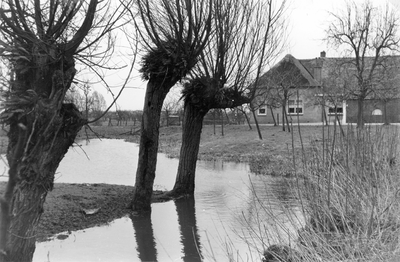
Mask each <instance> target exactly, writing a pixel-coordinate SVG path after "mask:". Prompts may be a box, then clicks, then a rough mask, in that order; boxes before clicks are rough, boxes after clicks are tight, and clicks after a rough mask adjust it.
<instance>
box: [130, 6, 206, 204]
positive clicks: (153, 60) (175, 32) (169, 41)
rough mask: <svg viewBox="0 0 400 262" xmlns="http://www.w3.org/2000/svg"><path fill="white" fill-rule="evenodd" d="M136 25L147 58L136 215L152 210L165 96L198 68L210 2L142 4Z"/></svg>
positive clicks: (144, 65)
mask: <svg viewBox="0 0 400 262" xmlns="http://www.w3.org/2000/svg"><path fill="white" fill-rule="evenodd" d="M136 3H137V12H138V16H137V17H136V15H135V14H134V13H133V12H132V13H131V15H132V20H133V21H134V22H135V26H136V27H137V28H138V31H140V32H141V40H142V44H143V48H144V50H145V52H146V53H145V54H144V56H143V59H142V67H141V69H140V72H141V73H142V77H143V78H144V79H145V80H148V83H147V89H146V96H145V102H144V107H143V117H142V122H141V136H140V145H139V160H138V167H137V172H136V181H135V189H134V196H133V199H132V203H131V206H132V209H133V210H150V203H151V196H152V192H153V183H154V178H155V170H156V163H157V152H158V140H159V138H158V136H159V125H160V114H161V109H162V105H163V102H164V99H165V96H166V95H167V94H168V92H169V90H170V89H171V88H172V86H174V85H175V84H176V83H177V82H178V81H180V80H181V79H182V78H183V77H184V76H185V75H186V74H187V73H188V72H189V71H190V70H191V69H192V68H193V67H194V66H195V64H196V63H197V57H198V55H199V54H200V52H201V51H202V50H203V48H204V46H205V45H206V43H207V41H208V37H209V35H210V33H211V30H210V29H211V27H210V23H211V15H212V14H211V3H212V1H211V0H200V1H191V0H173V1H170V0H139V1H137V2H136Z"/></svg>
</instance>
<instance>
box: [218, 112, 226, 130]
mask: <svg viewBox="0 0 400 262" xmlns="http://www.w3.org/2000/svg"><path fill="white" fill-rule="evenodd" d="M219 113H220V116H221V136H224V135H225V134H224V113H223V112H222V109H220V110H219Z"/></svg>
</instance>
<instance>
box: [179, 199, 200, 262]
mask: <svg viewBox="0 0 400 262" xmlns="http://www.w3.org/2000/svg"><path fill="white" fill-rule="evenodd" d="M174 202H175V205H176V211H177V213H178V222H179V226H180V231H181V243H182V246H183V250H182V251H183V254H184V256H183V258H182V259H183V261H185V262H190V261H202V258H203V257H202V255H201V246H200V237H199V234H198V231H197V224H196V209H195V201H194V197H193V196H190V197H187V198H181V199H176V200H175V201H174Z"/></svg>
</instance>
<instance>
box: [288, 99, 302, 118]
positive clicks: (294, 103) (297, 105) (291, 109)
mask: <svg viewBox="0 0 400 262" xmlns="http://www.w3.org/2000/svg"><path fill="white" fill-rule="evenodd" d="M288 114H289V115H297V114H300V115H302V114H303V100H289V101H288Z"/></svg>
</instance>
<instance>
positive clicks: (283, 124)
mask: <svg viewBox="0 0 400 262" xmlns="http://www.w3.org/2000/svg"><path fill="white" fill-rule="evenodd" d="M285 113H286V108H285V106H284V105H282V131H286V129H285V124H286V121H285Z"/></svg>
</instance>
